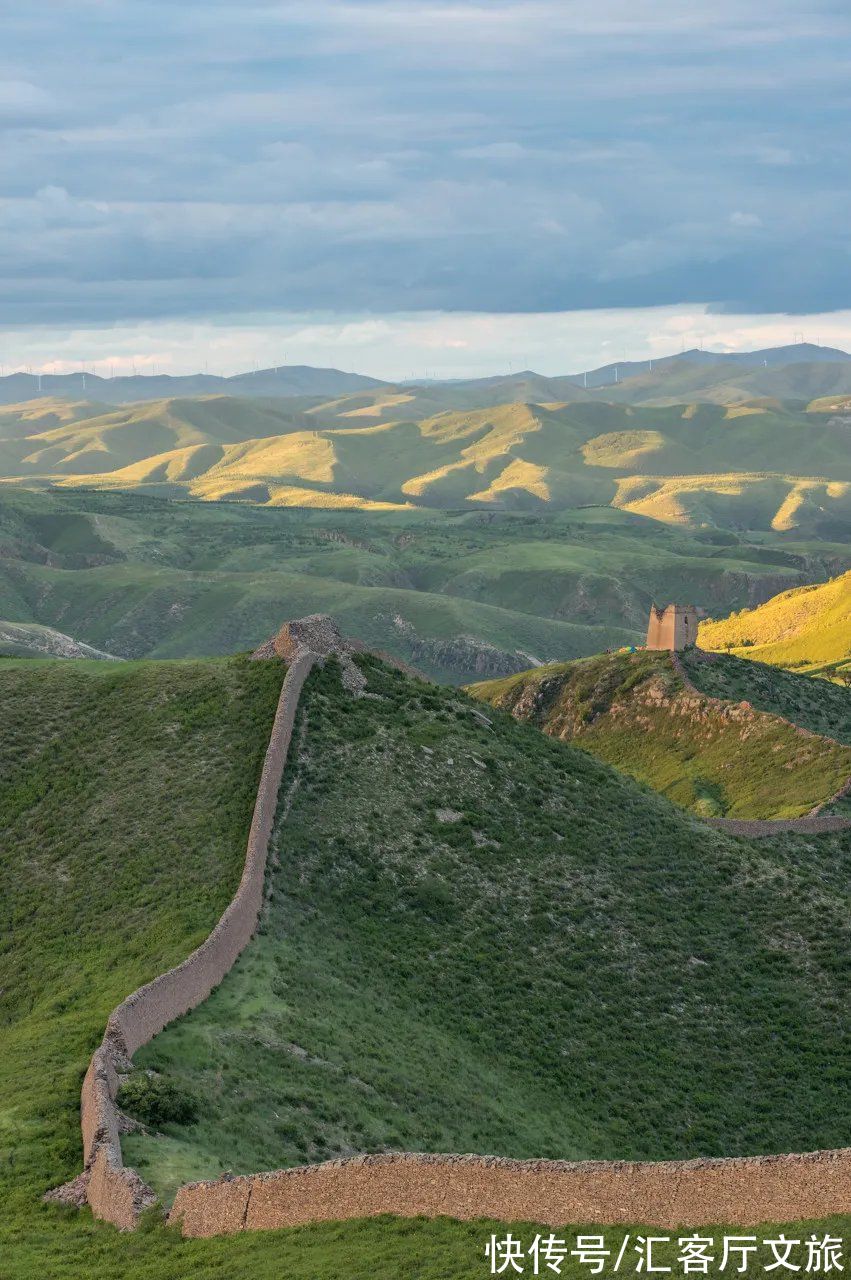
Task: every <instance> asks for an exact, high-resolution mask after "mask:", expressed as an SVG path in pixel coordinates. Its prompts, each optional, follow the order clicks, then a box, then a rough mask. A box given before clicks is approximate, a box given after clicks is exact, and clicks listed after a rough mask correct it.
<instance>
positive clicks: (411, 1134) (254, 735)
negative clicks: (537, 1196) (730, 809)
mask: <svg viewBox="0 0 851 1280" xmlns="http://www.w3.org/2000/svg"><path fill="white" fill-rule="evenodd" d="M363 661H364V667H365V669H366V671H367V675H368V679H369V681H370V684H371V689H370V692H373V693H375V694H377V695H378V697H377V698H369V699H361V700H360V701H358V702H355V703H352V702H351V701H349V700H347V699H345V700H344V695H343V693H342V691H341V689H340V686H339V681H338V679H337V676H336V672H335V669H334V667H333V666H332V665H331V666H329V667H328V668H327V669H326V670H325V671H323V672H317V673H316V674H315V675H314V676H313V677H312V678H311V681H310V684H309V687H308V694H307V698H308V701H307V704H306V709H307V717H306V720H305V722H304V723H305V726H306V728H305V737H304V739H303V744H302V748H301V750H300V751H299V755H298V759H297V762H296V768H297V771H298V775H297V776H298V786H297V787H295V788H294V789H293V788H292V785H291V784H292V783H293V781H294V778H293V777H292V776H289V777H286V778H285V785H286V787H287V794H288V796H289V798H290V801H291V806H290V817H289V818H288V819H287V820H286V827H285V828H281V829H280V831H279V834H278V837H277V839H278V840H279V842H280V843H281V848H282V850H283V849H286V858H285V859H282V862H281V865H280V866H277V867H275V868H273V869H272V871H271V876H272V878H271V879H270V884H269V888H270V890H271V893H272V896H271V899H270V915H269V919H268V923H267V925H265V926H264V928H263V929H262V931H261V933H260V934H259V935H258V937H257V939H256V941H255V942H254V943H253V944H252V946H251V948H250V949H249V951H247V952H246V953H245V955H244V958H243V960H242V961H240V963H239V964H238V965H237V967H236V968H235V969H234V970H233V971H232V973H231V974H230V975H229V976H228V978H227V979H226V980H225V982H224V983H222V985H221V987H220V988H219V989H218V991H217V992H216V993H215V994H214V996H213V997H212V999H211V1000H209V1001H208V1002H207V1003H205V1004H204V1005H203V1006H201V1007H200V1008H199V1009H198V1010H196V1011H195V1013H194V1014H192V1015H191V1016H190V1017H189V1018H188V1019H185V1020H183V1021H181V1022H179V1023H177V1024H174V1026H173V1027H172V1028H171V1029H169V1030H168V1031H167V1032H166V1033H165V1035H164V1036H163V1037H161V1038H159V1039H158V1040H157V1041H155V1042H154V1043H153V1044H152V1045H151V1046H150V1047H149V1049H147V1050H146V1051H145V1053H146V1054H150V1055H151V1057H150V1061H151V1062H156V1063H157V1064H158V1069H159V1070H161V1071H165V1072H166V1073H167V1076H168V1078H169V1079H170V1080H171V1082H172V1083H174V1084H175V1085H176V1086H177V1087H179V1088H183V1089H196V1088H200V1089H203V1090H204V1091H205V1105H204V1108H203V1115H202V1116H201V1117H200V1118H199V1119H198V1121H196V1122H195V1123H193V1124H191V1125H187V1124H185V1123H184V1124H182V1125H176V1126H175V1125H167V1126H166V1132H165V1133H164V1136H163V1137H161V1138H156V1139H154V1138H146V1137H145V1135H144V1133H140V1134H137V1135H136V1136H135V1137H130V1136H128V1137H126V1138H125V1139H123V1141H124V1142H128V1143H129V1142H133V1143H135V1144H136V1146H135V1152H134V1158H138V1159H139V1161H140V1163H143V1164H144V1167H145V1169H146V1172H150V1173H151V1174H152V1176H154V1175H156V1179H157V1182H158V1185H160V1186H161V1187H162V1189H163V1190H164V1191H165V1192H167V1190H168V1187H169V1185H173V1181H174V1178H175V1177H176V1176H182V1174H183V1172H184V1171H186V1170H189V1169H198V1170H209V1169H211V1168H216V1169H219V1168H224V1167H227V1166H228V1165H229V1166H231V1167H234V1168H237V1167H244V1166H246V1165H247V1166H250V1167H258V1165H259V1164H260V1163H263V1162H271V1163H273V1164H277V1163H288V1162H292V1161H294V1160H295V1161H301V1160H304V1159H305V1158H307V1159H314V1158H317V1157H319V1156H321V1155H323V1154H328V1153H330V1152H333V1151H335V1150H346V1149H348V1148H349V1147H354V1148H355V1149H358V1148H362V1147H365V1146H373V1147H375V1146H377V1147H384V1146H387V1145H393V1144H395V1143H397V1142H406V1143H407V1142H410V1143H412V1144H415V1145H421V1146H429V1145H431V1144H434V1143H438V1144H440V1145H443V1144H444V1143H458V1144H460V1145H462V1146H469V1147H471V1148H473V1149H492V1148H494V1147H497V1146H498V1147H501V1148H503V1149H507V1150H514V1151H518V1152H522V1151H530V1152H533V1153H534V1154H542V1153H545V1152H547V1151H551V1152H553V1153H556V1152H559V1153H562V1152H566V1151H575V1152H586V1151H590V1152H599V1153H603V1154H605V1153H609V1152H616V1153H618V1154H621V1153H625V1152H628V1151H633V1150H634V1151H647V1152H653V1153H666V1152H669V1151H676V1152H682V1153H685V1152H687V1151H697V1150H699V1151H706V1152H708V1151H715V1150H718V1151H733V1150H748V1151H753V1150H765V1149H771V1150H774V1149H778V1148H781V1147H782V1148H792V1147H800V1146H803V1145H808V1146H812V1145H815V1144H816V1143H825V1144H827V1143H832V1142H836V1141H841V1135H842V1133H843V1132H844V1131H845V1128H847V1119H848V1117H847V1097H848V1091H847V1088H846V1082H845V1080H844V1079H843V1078H842V1075H841V1073H837V1072H836V1070H835V1064H836V1063H837V1062H840V1063H841V1062H844V1061H846V1060H847V1048H848V1047H847V1032H846V1029H845V1027H844V1024H843V1023H842V1021H841V1020H839V1019H837V1017H836V1009H837V1008H839V1007H841V1004H842V999H843V994H844V991H845V990H846V988H847V973H846V972H845V968H846V966H845V957H846V956H847V954H848V941H849V939H848V936H847V933H848V906H847V885H848V859H849V856H850V855H849V847H848V843H847V841H846V840H845V839H844V836H843V837H840V836H830V837H823V838H820V839H819V840H818V841H817V842H813V841H808V842H806V843H803V842H801V841H800V840H795V839H785V840H781V841H777V842H772V844H771V846H770V847H769V846H768V845H766V844H762V845H761V846H759V847H756V846H754V847H751V846H749V845H748V844H747V843H745V842H741V841H734V840H730V839H729V838H727V837H725V836H724V835H722V834H721V833H719V832H715V831H710V830H708V829H706V828H704V827H702V826H696V825H695V823H694V821H693V820H692V819H690V818H689V817H688V816H687V815H685V814H683V813H681V812H679V811H678V810H676V809H675V808H673V807H672V806H670V805H668V804H667V803H666V802H665V801H664V800H663V799H661V798H659V797H656V796H653V795H652V794H649V793H647V792H644V791H641V790H639V789H638V788H636V787H635V785H634V784H633V783H631V782H630V781H629V780H627V779H624V778H622V777H619V776H618V775H617V774H615V773H614V772H613V771H612V770H610V769H608V768H607V767H605V766H604V765H601V764H599V763H597V762H596V761H594V760H592V759H591V758H590V757H589V756H587V755H586V754H585V753H580V752H576V751H573V750H571V749H570V748H569V747H564V746H563V745H562V744H559V743H554V742H550V741H548V740H547V739H546V738H545V737H544V736H543V735H541V734H539V733H537V732H536V731H535V730H533V729H531V728H529V727H525V726H522V725H518V724H516V723H515V722H514V721H512V720H511V719H510V717H508V716H505V715H502V714H500V713H498V712H496V713H493V716H492V717H489V718H491V719H492V724H491V726H490V727H488V726H487V725H486V724H485V723H484V722H483V720H482V718H481V716H477V715H476V714H475V711H476V705H475V704H474V703H472V702H471V701H470V700H468V699H467V698H465V697H464V695H463V694H459V693H456V692H454V691H451V690H444V689H439V688H436V687H433V686H427V685H424V684H422V683H421V682H418V681H412V680H409V679H407V678H405V677H403V676H401V675H398V674H396V673H392V672H390V671H388V670H387V669H386V668H383V667H382V666H381V665H380V664H376V663H375V662H374V661H373V660H371V659H364V660H363ZM280 679H281V668H280V665H279V664H278V663H276V662H269V663H248V662H246V661H245V660H243V659H225V660H221V661H214V662H209V661H208V662H185V661H184V662H177V663H174V662H154V663H148V662H141V663H125V664H120V665H113V664H110V663H101V662H99V663H90V662H85V661H83V662H77V663H67V662H51V661H41V662H20V661H15V660H3V661H0V707H2V713H3V722H4V725H5V726H6V732H5V733H4V735H3V738H2V742H0V756H2V762H3V767H2V770H0V776H2V780H3V781H2V786H0V833H2V834H0V843H2V850H0V915H2V921H0V923H2V928H0V940H2V941H0V1009H2V1026H3V1053H2V1055H0V1082H2V1087H3V1098H4V1105H3V1108H2V1109H0V1151H2V1152H3V1157H4V1158H3V1159H2V1161H0V1194H2V1199H3V1214H2V1215H0V1256H2V1270H3V1275H4V1280H6V1277H8V1280H31V1277H32V1276H34V1275H43V1276H45V1277H47V1276H49V1277H50V1280H100V1278H101V1277H102V1276H104V1275H110V1276H122V1277H123V1276H127V1277H128V1278H129V1277H133V1280H183V1278H184V1277H185V1276H187V1275H192V1276H193V1277H198V1278H199V1280H214V1278H215V1277H217V1276H221V1275H227V1276H229V1277H233V1280H249V1278H251V1280H275V1278H277V1277H279V1276H280V1275H281V1273H282V1268H283V1269H285V1270H286V1273H287V1274H288V1275H292V1276H293V1277H296V1280H336V1278H337V1277H338V1276H339V1275H346V1276H348V1277H352V1280H374V1278H376V1277H377V1278H378V1280H396V1277H398V1276H399V1275H402V1274H415V1273H416V1274H418V1275H421V1276H423V1277H424V1278H426V1277H431V1278H433V1280H438V1277H440V1276H442V1275H446V1274H447V1268H449V1270H450V1273H451V1274H452V1275H453V1276H456V1275H457V1276H459V1277H460V1276H462V1275H463V1276H468V1275H469V1276H470V1277H471V1280H472V1277H474V1276H475V1275H478V1274H480V1273H481V1270H482V1266H483V1261H482V1258H483V1241H484V1240H485V1239H487V1237H488V1233H489V1232H490V1231H491V1230H494V1229H496V1230H500V1231H501V1232H504V1231H505V1230H506V1226H505V1224H502V1225H501V1226H499V1227H494V1226H492V1225H491V1224H489V1223H487V1222H477V1223H471V1224H458V1223H451V1222H447V1221H442V1222H408V1221H405V1220H397V1221H391V1220H383V1219H380V1220H373V1221H368V1222H367V1221H365V1222H363V1223H349V1224H347V1225H346V1228H345V1229H343V1230H341V1228H340V1227H339V1226H338V1225H336V1224H327V1225H318V1226H314V1227H310V1228H303V1229H298V1230H288V1231H280V1232H274V1233H263V1232H258V1233H250V1234H247V1235H243V1236H236V1237H220V1238H217V1239H210V1240H182V1239H181V1238H180V1237H179V1236H176V1235H175V1233H174V1232H173V1231H165V1230H163V1229H162V1228H161V1226H159V1225H158V1223H157V1221H156V1218H155V1217H153V1216H151V1217H149V1219H148V1220H147V1221H146V1223H145V1226H144V1229H143V1230H142V1231H140V1232H139V1233H138V1234H136V1235H127V1234H123V1233H120V1232H117V1231H115V1230H114V1229H112V1228H110V1227H108V1226H104V1224H102V1223H95V1222H93V1220H92V1219H91V1217H90V1216H89V1214H88V1213H77V1212H73V1211H66V1212H62V1211H59V1210H57V1209H56V1208H55V1207H53V1206H45V1205H43V1204H41V1203H40V1196H41V1194H42V1192H43V1191H44V1190H45V1189H46V1188H47V1187H50V1186H53V1185H55V1184H56V1183H57V1182H60V1181H62V1180H63V1179H66V1178H68V1177H70V1176H72V1175H73V1174H74V1173H76V1172H77V1170H78V1168H79V1160H80V1135H79V1112H78V1107H79V1087H80V1080H81V1076H82V1072H83V1070H84V1067H85V1063H86V1061H87V1060H88V1057H89V1055H90V1053H91V1051H92V1049H93V1047H94V1045H95V1044H96V1043H97V1041H98V1040H99V1038H100V1036H101V1034H102V1031H103V1025H104V1021H105V1018H106V1016H107V1013H108V1011H109V1009H110V1008H111V1007H112V1006H113V1005H114V1004H115V1003H116V1002H117V1001H118V1000H119V999H120V998H121V997H123V996H124V995H125V994H126V993H127V992H128V991H130V990H132V989H133V988H134V987H136V986H137V985H138V984H139V983H141V982H143V981H146V980H147V979H149V978H150V977H152V976H153V975H154V974H155V973H157V972H160V971H161V970H162V969H163V968H164V967H165V966H167V965H169V964H172V963H175V962H176V961H177V960H179V959H181V958H182V957H183V956H184V955H186V954H187V953H188V952H189V951H190V950H191V948H192V947H193V946H195V945H196V944H197V943H198V941H199V940H200V939H201V938H202V937H203V936H205V934H206V933H207V932H208V930H209V929H210V928H211V926H212V924H213V923H214V921H215V920H216V919H217V917H218V915H219V913H220V911H221V909H222V907H223V905H224V903H225V902H226V901H227V900H228V899H229V898H230V896H231V894H232V892H233V889H234V887H235V885H236V882H237V880H238V878H239V874H240V868H241V859H242V855H243V851H244V840H245V831H246V828H247V823H248V818H249V815H250V808H251V802H252V797H253V788H254V786H255V784H256V778H257V771H258V768H259V762H260V758H261V755H262V751H263V749H264V747H265V742H266V735H267V733H268V729H269V724H270V721H271V717H272V712H273V708H274V703H275V699H276V696H277V691H278V688H279V684H280ZM283 812H284V811H283V809H282V815H283ZM154 813H155V814H156V821H155V824H154V827H152V825H151V822H152V814H154ZM518 839H522V845H523V858H522V859H519V858H518V857H517V853H516V851H517V847H518V844H517V842H518ZM696 842H699V848H700V857H697V858H696V857H695V856H694V854H695V847H696ZM187 884H189V885H191V892H187ZM71 956H73V960H71V959H69V957H71ZM400 1029H401V1030H400ZM205 1037H209V1038H208V1039H207V1040H206V1041H205V1044H204V1048H203V1050H200V1049H199V1044H200V1042H201V1040H203V1039H204V1038H205ZM138 1061H139V1065H141V1064H142V1057H141V1055H139V1060H138ZM146 1061H148V1059H147V1058H146ZM240 1080H241V1083H240ZM755 1099H757V1100H758V1102H757V1103H756V1104H755ZM530 1100H532V1103H533V1104H534V1105H530ZM270 1106H272V1107H274V1109H275V1110H276V1111H277V1113H278V1114H277V1117H274V1116H272V1115H271V1112H270V1111H269V1110H268V1108H269V1107H270ZM829 1225H830V1227H831V1229H832V1230H833V1231H834V1232H835V1231H837V1230H839V1231H841V1230H842V1229H843V1227H844V1226H846V1225H847V1224H845V1223H843V1222H841V1221H838V1220H837V1221H834V1222H832V1223H831V1224H829ZM816 1226H819V1228H820V1229H821V1227H822V1226H823V1227H824V1229H827V1226H828V1224H813V1229H815V1228H816ZM517 1230H522V1227H521V1226H520V1225H519V1224H518V1227H517ZM526 1230H527V1232H528V1225H527V1227H526ZM625 1230H627V1229H626V1228H624V1229H622V1228H613V1229H611V1231H608V1232H607V1236H608V1238H609V1239H610V1240H611V1241H615V1242H618V1241H619V1240H620V1239H622V1237H623V1235H624V1232H625ZM802 1230H803V1228H802V1227H801V1228H796V1234H798V1235H800V1234H801V1231H802ZM665 1256H667V1255H665ZM567 1274H568V1275H570V1276H571V1277H572V1280H579V1276H580V1275H581V1272H580V1270H578V1269H577V1268H576V1267H573V1266H571V1269H570V1270H569V1271H568V1273H567Z"/></svg>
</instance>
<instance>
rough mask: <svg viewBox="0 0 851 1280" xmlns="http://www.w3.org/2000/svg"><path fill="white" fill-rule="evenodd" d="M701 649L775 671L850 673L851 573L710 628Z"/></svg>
mask: <svg viewBox="0 0 851 1280" xmlns="http://www.w3.org/2000/svg"><path fill="white" fill-rule="evenodd" d="M700 644H701V646H702V647H703V648H705V649H724V650H729V651H732V652H733V653H740V654H747V656H748V657H749V658H751V657H752V658H756V659H758V660H759V661H760V662H766V663H770V664H772V665H774V666H780V667H801V668H804V669H805V670H808V671H811V672H822V673H823V674H825V675H831V676H840V675H841V674H842V673H843V672H851V573H845V574H843V575H842V576H840V577H838V578H833V579H831V581H829V582H825V583H820V584H817V585H814V586H808V587H798V588H795V589H793V590H791V591H784V592H782V593H781V594H780V595H777V596H775V597H774V598H773V599H771V600H768V601H766V603H765V604H763V605H760V606H759V607H758V608H755V609H742V610H739V611H737V612H734V613H732V614H731V615H730V617H728V618H723V619H721V620H720V621H718V622H705V623H703V624H702V626H701V628H700Z"/></svg>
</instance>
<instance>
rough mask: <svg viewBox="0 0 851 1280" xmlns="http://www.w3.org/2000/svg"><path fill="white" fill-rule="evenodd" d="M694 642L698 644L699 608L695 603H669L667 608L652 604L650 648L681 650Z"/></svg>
mask: <svg viewBox="0 0 851 1280" xmlns="http://www.w3.org/2000/svg"><path fill="white" fill-rule="evenodd" d="M692 644H697V609H696V608H695V607H694V605H693V604H669V605H668V607H667V608H666V609H659V608H657V607H656V605H655V604H654V605H651V607H650V623H649V625H648V627H647V646H646V647H647V648H648V649H674V650H680V649H686V648H688V646H689V645H692Z"/></svg>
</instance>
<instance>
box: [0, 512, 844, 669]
mask: <svg viewBox="0 0 851 1280" xmlns="http://www.w3.org/2000/svg"><path fill="white" fill-rule="evenodd" d="M0 547H2V550H3V555H2V556H0V618H6V619H10V620H15V621H19V622H37V623H40V624H42V625H47V626H53V627H56V628H58V629H59V630H61V631H63V632H65V633H68V634H71V635H73V636H75V638H77V639H80V640H83V641H86V642H87V643H89V644H92V645H95V646H96V647H98V648H100V649H105V650H107V651H108V652H114V653H116V654H119V655H120V656H124V657H141V656H148V655H150V656H156V657H176V656H183V655H186V654H199V653H228V652H233V651H234V650H236V649H241V648H248V647H249V646H251V645H254V644H256V643H258V642H260V641H261V640H262V639H264V638H265V636H266V635H268V634H269V633H270V632H271V631H272V630H273V629H274V628H275V627H276V626H277V625H278V624H279V622H280V619H281V617H282V616H293V615H297V614H299V613H305V612H311V611H313V610H316V609H322V610H325V611H327V612H332V613H334V614H335V616H338V617H339V618H340V620H341V622H342V623H343V624H344V626H345V628H346V630H347V631H348V632H349V633H350V634H353V635H356V636H358V637H359V638H361V639H363V640H364V641H366V642H367V643H369V644H370V645H372V646H374V647H376V648H382V649H388V650H390V651H392V652H395V653H397V654H398V655H399V656H400V657H401V658H404V659H406V660H407V661H410V662H413V663H414V665H416V666H418V667H419V668H420V669H422V670H425V671H426V672H428V673H429V674H433V675H435V676H437V677H438V678H440V679H444V680H448V681H469V680H475V679H481V678H484V677H485V676H487V675H489V674H499V673H501V672H505V671H510V670H521V669H523V668H524V667H527V666H529V665H530V663H531V662H532V661H534V660H535V659H537V660H542V661H546V660H553V659H556V658H561V659H566V658H570V657H578V656H580V655H582V654H585V653H593V652H599V650H600V649H601V648H605V647H606V646H607V645H612V644H623V643H627V642H635V641H637V640H639V639H640V637H641V636H642V635H643V632H644V629H645V627H646V618H647V613H648V609H649V606H650V603H651V601H652V600H653V599H683V598H686V599H697V600H699V601H700V602H701V603H702V604H703V605H705V607H706V608H708V609H711V610H712V611H713V612H717V613H721V612H727V611H729V609H731V608H736V607H742V606H743V605H748V604H751V603H753V602H754V601H759V600H764V599H767V598H768V597H769V596H770V595H772V594H774V593H776V592H777V591H780V590H783V589H784V588H785V587H787V586H792V585H795V584H797V583H800V582H801V581H806V580H810V579H812V578H813V577H824V576H826V575H827V573H828V572H835V571H836V566H837V564H839V565H840V566H841V567H845V566H846V565H850V564H851V552H849V550H848V547H847V546H841V545H837V546H829V545H822V546H818V545H815V544H804V545H802V546H798V545H797V544H794V543H789V542H788V541H786V540H785V539H784V540H782V542H781V540H780V539H777V540H776V541H775V540H770V541H768V543H767V545H763V544H762V543H761V542H759V541H757V542H754V541H751V540H748V539H747V538H745V537H739V536H736V535H732V534H713V533H705V534H701V535H693V534H689V533H687V532H685V531H680V530H675V529H671V528H668V527H666V526H664V525H659V524H657V523H655V522H653V521H649V520H645V519H642V518H640V517H636V516H632V515H629V514H628V513H624V512H617V511H612V510H610V509H606V508H598V509H589V510H582V511H575V512H566V513H563V514H561V515H558V516H533V515H523V516H518V515H514V516H496V515H490V516H488V517H485V518H482V517H481V516H474V515H466V516H461V515H449V514H443V513H433V514H432V515H430V516H426V515H425V514H418V513H409V514H406V515H404V516H403V515H398V514H387V515H384V516H381V517H377V516H367V515H362V514H359V513H351V514H350V515H338V516H334V515H332V514H330V513H328V512H306V511H298V512H296V511H286V510H275V511H272V510H267V509H261V508H254V507H245V506H238V505H229V504H223V505H216V504H192V505H188V504H177V503H169V502H161V501H155V500H151V499H144V498H140V497H137V496H132V495H120V494H92V493H88V494H71V493H60V494H57V493H53V494H43V493H42V494H36V493H31V492H26V491H16V492H13V493H10V492H9V491H8V490H6V491H5V492H4V493H0ZM410 628H413V632H414V635H413V636H412V635H411V634H410V632H409V629H410ZM459 636H469V637H472V639H473V641H474V642H476V643H478V644H481V645H493V646H496V648H497V649H499V650H500V651H502V652H503V654H508V655H509V657H508V658H505V657H503V658H502V659H499V657H498V655H497V658H496V662H497V663H499V662H501V663H502V665H487V663H488V662H489V661H491V660H492V658H493V655H491V657H490V658H489V657H488V655H487V654H485V656H484V661H485V664H486V665H476V659H475V655H473V656H472V657H471V656H470V655H469V654H466V655H465V654H464V653H460V654H458V653H454V654H453V652H452V651H451V650H450V651H446V649H445V646H446V644H447V642H454V641H456V640H457V638H458V637H459ZM515 650H520V651H521V653H520V656H519V657H518V656H517V655H516V654H514V655H513V656H511V655H512V654H513V651H515ZM524 655H525V656H524Z"/></svg>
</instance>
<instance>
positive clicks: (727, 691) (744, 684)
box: [682, 650, 851, 746]
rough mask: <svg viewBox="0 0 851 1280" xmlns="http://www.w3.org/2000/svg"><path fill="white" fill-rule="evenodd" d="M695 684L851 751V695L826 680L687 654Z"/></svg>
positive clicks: (731, 659)
mask: <svg viewBox="0 0 851 1280" xmlns="http://www.w3.org/2000/svg"><path fill="white" fill-rule="evenodd" d="M682 659H683V662H684V664H685V668H686V671H687V672H688V675H689V678H690V679H691V680H692V682H693V683H694V684H695V685H696V686H697V688H698V689H700V690H701V691H702V692H703V693H707V694H709V695H710V696H711V697H714V698H727V699H729V700H730V701H733V702H740V701H742V700H744V701H746V702H749V703H750V704H751V706H752V707H755V708H756V709H757V710H759V711H769V712H771V713H773V714H774V715H778V716H785V717H786V719H787V720H791V721H792V722H793V724H797V725H800V726H801V728H803V729H808V730H809V731H810V732H811V733H820V734H825V735H826V736H827V737H830V738H835V739H836V740H837V742H842V743H844V744H845V745H846V746H851V690H848V689H846V688H844V687H843V686H842V685H836V684H832V683H830V682H829V681H827V680H813V679H812V678H811V677H809V676H805V675H799V674H797V673H795V672H792V671H783V670H782V669H780V668H778V667H772V666H769V665H767V664H766V663H763V662H757V661H756V660H755V659H752V658H750V657H748V659H747V660H742V659H741V658H738V657H736V656H734V655H733V654H727V653H714V654H713V655H712V657H711V659H710V660H709V661H706V658H705V657H704V656H703V655H702V654H701V653H700V651H699V650H698V651H693V652H691V653H686V654H683V655H682Z"/></svg>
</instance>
